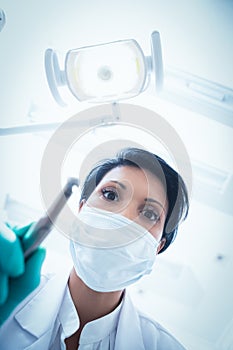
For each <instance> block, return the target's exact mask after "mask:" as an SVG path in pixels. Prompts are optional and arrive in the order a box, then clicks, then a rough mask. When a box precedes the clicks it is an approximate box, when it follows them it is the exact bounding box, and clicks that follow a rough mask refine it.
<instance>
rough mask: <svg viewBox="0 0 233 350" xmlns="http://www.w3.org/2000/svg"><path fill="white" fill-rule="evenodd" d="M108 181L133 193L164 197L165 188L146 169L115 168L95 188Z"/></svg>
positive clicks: (131, 167) (132, 167)
mask: <svg viewBox="0 0 233 350" xmlns="http://www.w3.org/2000/svg"><path fill="white" fill-rule="evenodd" d="M109 181H119V182H121V183H122V184H123V185H125V186H126V188H131V189H133V191H135V192H137V191H138V192H139V191H140V192H143V193H145V192H147V193H148V194H150V195H154V196H155V195H156V196H161V197H162V198H163V197H166V190H165V186H164V185H163V184H162V182H161V180H160V179H159V178H158V177H157V176H156V175H154V174H152V173H151V172H150V171H149V170H146V169H142V168H137V167H134V166H119V167H116V168H114V169H112V170H110V171H109V172H108V173H107V174H106V175H105V176H104V177H103V179H102V180H101V181H100V183H99V185H98V186H97V187H99V186H101V185H102V184H104V183H106V182H109Z"/></svg>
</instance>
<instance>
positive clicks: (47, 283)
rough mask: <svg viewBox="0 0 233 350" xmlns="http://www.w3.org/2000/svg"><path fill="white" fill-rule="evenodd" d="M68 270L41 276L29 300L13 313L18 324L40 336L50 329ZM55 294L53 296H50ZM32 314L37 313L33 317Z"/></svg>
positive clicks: (63, 290)
mask: <svg viewBox="0 0 233 350" xmlns="http://www.w3.org/2000/svg"><path fill="white" fill-rule="evenodd" d="M69 273H70V270H68V271H63V273H62V278H61V273H60V274H59V275H57V274H53V275H50V277H49V279H48V277H45V276H41V284H40V286H39V287H38V288H37V289H36V290H35V291H34V295H33V297H32V298H31V296H29V297H30V298H31V300H30V301H29V302H27V299H28V298H27V299H26V300H25V305H24V306H23V307H22V308H21V309H20V310H19V311H18V312H17V313H16V314H15V319H16V321H17V322H18V323H19V324H20V326H21V327H22V328H23V329H24V330H26V331H28V332H29V333H31V334H32V335H34V336H35V337H37V338H40V337H42V336H43V334H45V333H46V332H47V331H48V330H49V329H51V330H52V328H53V325H54V322H55V320H56V317H57V310H58V308H59V305H60V304H61V300H62V298H63V294H64V292H65V286H66V281H67V280H68V278H69ZM55 279H56V284H55V285H56V290H54V281H55ZM54 294H56V296H55V297H54V298H53V297H52V296H53V295H54ZM32 315H39V317H38V316H37V318H36V319H35V318H33V316H32Z"/></svg>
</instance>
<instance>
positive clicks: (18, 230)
mask: <svg viewBox="0 0 233 350" xmlns="http://www.w3.org/2000/svg"><path fill="white" fill-rule="evenodd" d="M33 224H34V223H33V222H31V223H30V224H28V225H26V226H23V227H18V226H16V227H14V228H12V230H13V231H14V233H15V234H16V236H17V237H23V236H24V235H25V233H27V231H28V230H29V229H30V228H31V226H32V225H33Z"/></svg>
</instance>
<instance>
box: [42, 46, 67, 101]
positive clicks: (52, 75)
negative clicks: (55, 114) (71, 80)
mask: <svg viewBox="0 0 233 350" xmlns="http://www.w3.org/2000/svg"><path fill="white" fill-rule="evenodd" d="M44 63H45V72H46V77H47V81H48V84H49V88H50V91H51V93H52V95H53V97H54V99H55V101H56V102H57V103H58V104H59V105H60V106H61V107H66V106H67V104H66V103H65V102H64V101H63V99H62V97H61V95H60V93H59V91H58V86H65V85H66V78H65V72H64V71H62V70H61V69H60V67H59V63H58V58H57V54H56V52H55V51H54V50H52V49H47V50H46V51H45V58H44Z"/></svg>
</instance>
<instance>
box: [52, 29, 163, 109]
mask: <svg viewBox="0 0 233 350" xmlns="http://www.w3.org/2000/svg"><path fill="white" fill-rule="evenodd" d="M151 51H152V54H151V56H147V57H146V56H145V55H144V53H143V51H142V49H141V47H140V46H139V44H138V43H137V41H136V40H134V39H129V40H120V41H115V42H110V43H106V44H100V45H94V46H87V47H82V48H78V49H73V50H69V51H68V52H67V54H66V57H65V64H64V70H62V69H60V66H59V62H58V56H57V54H56V52H55V51H54V50H53V49H47V50H46V52H45V71H46V76H47V81H48V84H49V88H50V91H51V93H52V95H53V97H54V99H55V100H56V102H57V103H58V104H59V105H61V106H66V103H65V101H64V100H63V98H62V95H61V93H60V88H61V87H64V86H66V87H68V89H69V90H70V92H71V93H72V94H73V95H74V96H75V97H76V98H77V99H78V100H79V101H91V102H109V101H119V100H122V99H128V98H131V97H134V96H137V95H138V94H140V93H141V92H142V91H144V90H145V89H146V87H147V86H148V82H149V79H150V75H151V73H154V74H155V82H156V90H157V91H159V90H160V89H161V87H162V82H163V64H162V52H161V42H160V35H159V32H153V33H152V35H151Z"/></svg>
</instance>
